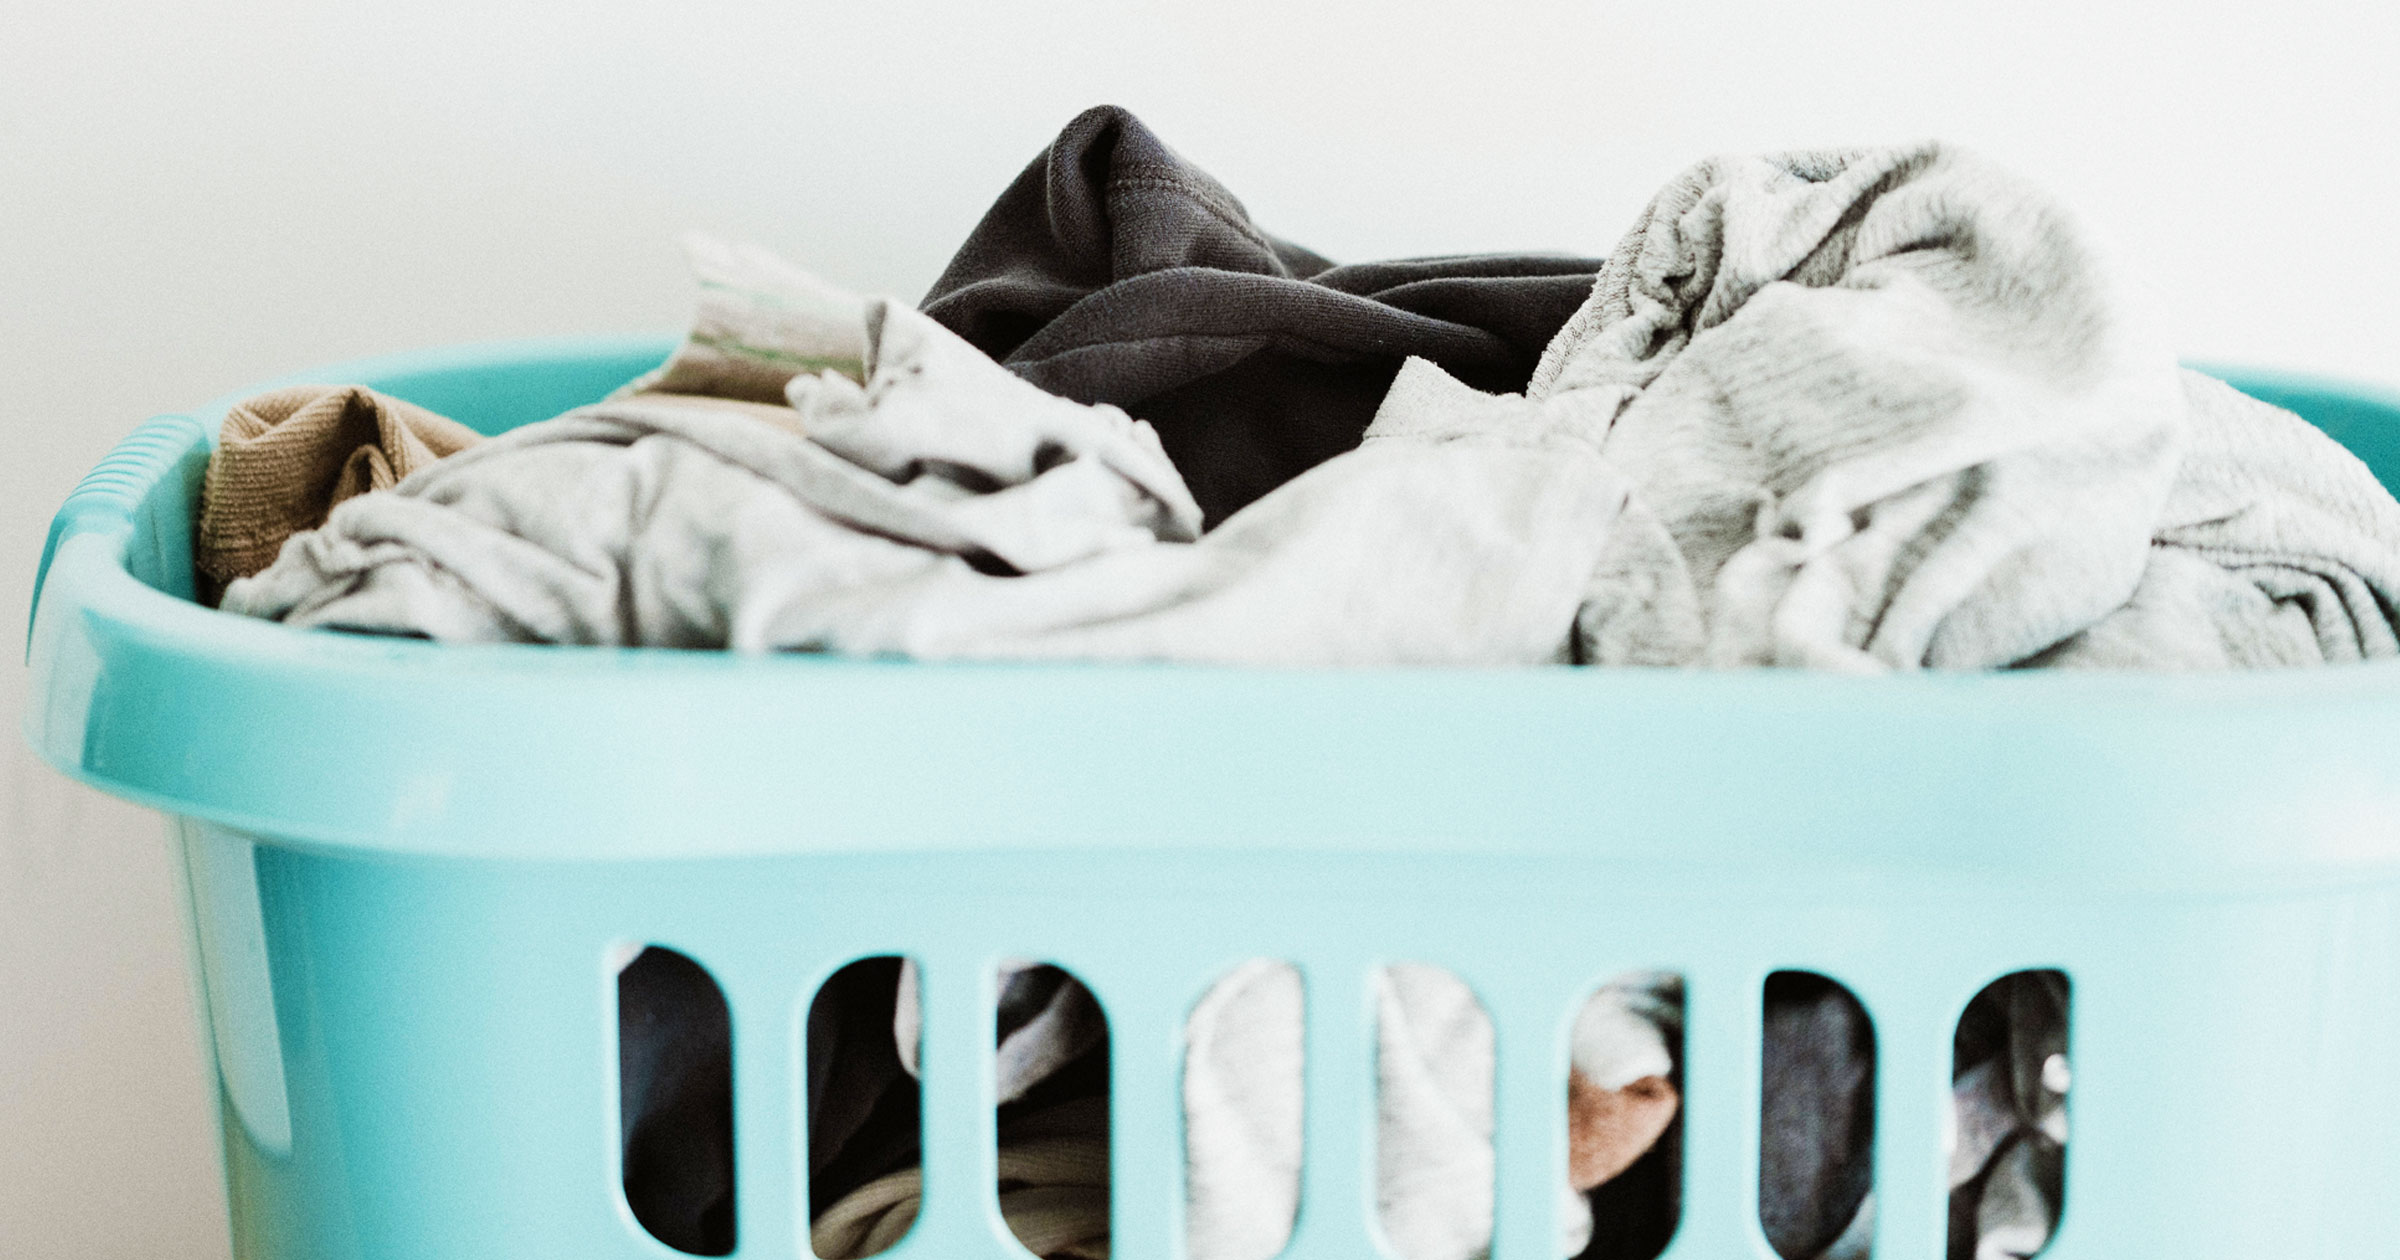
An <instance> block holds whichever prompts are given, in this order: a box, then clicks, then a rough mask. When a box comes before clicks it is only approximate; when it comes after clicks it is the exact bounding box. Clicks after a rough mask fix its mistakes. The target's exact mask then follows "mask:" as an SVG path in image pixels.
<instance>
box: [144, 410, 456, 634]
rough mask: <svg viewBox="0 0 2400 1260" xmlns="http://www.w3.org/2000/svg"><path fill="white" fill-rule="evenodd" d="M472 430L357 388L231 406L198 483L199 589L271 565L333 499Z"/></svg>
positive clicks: (451, 447) (402, 470) (410, 468)
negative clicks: (292, 539)
mask: <svg viewBox="0 0 2400 1260" xmlns="http://www.w3.org/2000/svg"><path fill="white" fill-rule="evenodd" d="M482 440H483V436H482V435H481V434H479V433H477V432H475V431H474V430H473V429H470V428H468V427H467V426H465V425H463V424H460V423H458V422H457V421H455V420H450V419H446V418H444V417H442V416H437V415H435V414H434V413H432V412H430V411H427V410H426V409H424V408H423V407H419V406H417V405H416V404H414V403H409V402H403V401H401V400H400V399H397V398H393V397H390V396H389V395H385V394H379V393H376V392H375V391H374V390H371V389H367V388H365V387H364V386H358V385H293V386H288V387H286V388H283V389H278V390H272V391H269V392H267V393H264V394H260V395H258V396H257V397H255V398H250V399H246V400H244V401H242V402H240V403H237V404H235V405H234V407H233V408H232V409H231V410H230V411H227V412H226V413H225V423H224V425H223V427H222V428H220V429H219V430H218V432H217V449H216V450H215V451H214V452H213V453H212V454H211V455H210V456H209V460H208V472H207V473H206V475H205V476H204V478H203V479H202V481H201V483H200V518H199V523H198V527H197V528H196V529H195V531H194V532H193V536H192V567H193V568H194V569H196V570H197V571H198V574H199V577H200V579H201V584H202V587H203V594H204V595H206V596H209V597H213V596H214V595H215V593H216V592H217V591H219V590H221V589H222V588H223V586H224V584H225V583H227V582H230V581H232V580H234V579H235V578H240V577H247V576H249V575H250V574H253V573H256V572H258V571H259V570H261V569H264V568H266V567H267V566H268V565H269V564H272V563H274V560H275V555H276V553H277V552H278V551H280V550H282V548H283V543H284V540H285V539H287V538H290V537H291V536H292V535H294V534H297V533H300V532H302V531H304V530H311V529H315V528H317V527H318V526H320V525H322V524H324V523H325V518H326V515H327V514H328V513H330V512H331V511H332V510H333V508H334V506H335V505H336V504H339V503H342V502H344V501H346V500H349V499H353V498H356V497H357V496H359V495H362V494H365V493H367V492H368V491H370V490H383V489H388V488H390V487H391V486H393V485H396V484H398V483H399V481H400V480H401V479H402V478H404V477H407V476H408V475H409V474H410V473H413V472H415V471H416V470H418V469H420V468H423V467H425V466H427V465H429V464H431V463H433V462H434V461H435V460H438V459H441V458H442V457H444V456H446V455H452V454H455V453H457V452H459V451H462V450H465V449H466V448H468V447H470V446H473V445H475V444H476V443H478V442H480V441H482Z"/></svg>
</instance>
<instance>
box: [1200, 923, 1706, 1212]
mask: <svg viewBox="0 0 2400 1260" xmlns="http://www.w3.org/2000/svg"><path fill="white" fill-rule="evenodd" d="M1373 983H1374V993H1375V1002H1376V1012H1377V1020H1376V1083H1377V1090H1376V1096H1377V1119H1376V1126H1377V1127H1376V1144H1375V1166H1376V1212H1377V1219H1378V1222H1379V1224H1380V1225H1381V1228H1382V1233H1383V1237H1384V1239H1385V1241H1386V1242H1388V1243H1389V1244H1390V1245H1391V1247H1392V1249H1393V1251H1394V1253H1395V1254H1397V1255H1398V1256H1400V1257H1401V1260H1472V1258H1473V1257H1477V1256H1481V1255H1485V1254H1488V1252H1489V1250H1490V1247H1491V1236H1492V1212H1493V1175H1494V1167H1495V1166H1494V1162H1493V1149H1492V1124H1493V1119H1492V1099H1493V1092H1492V1091H1493V1083H1494V1071H1495V1063H1496V1059H1495V1050H1494V1042H1493V1029H1492V1023H1491V1019H1490V1016H1489V1015H1487V1014H1486V1013H1485V1011H1484V1009H1483V1006H1482V1004H1481V1003H1480V1002H1478V1001H1477V1000H1476V998H1475V994H1474V991H1473V990H1472V989H1470V988H1468V987H1467V985H1466V983H1465V982H1464V981H1462V980H1460V979H1459V978H1458V977H1457V976H1456V975H1454V974H1453V973H1451V972H1449V971H1447V970H1444V969H1442V968H1439V967H1433V966H1427V965H1424V964H1419V963H1399V964H1394V965H1391V966H1387V967H1384V968H1381V969H1379V970H1378V971H1377V972H1376V973H1375V976H1374V982H1373ZM1302 1021H1303V1004H1302V990H1301V981H1300V974H1299V971H1298V969H1297V968H1295V967H1293V966H1292V965H1291V964H1289V963H1285V962H1280V961H1276V960H1272V959H1253V960H1251V961H1249V962H1246V963H1243V964H1242V965H1240V966H1238V967H1236V968H1235V969H1234V970H1233V971H1231V972H1229V973H1228V974H1227V975H1226V976H1225V977H1224V978H1222V979H1220V980H1219V981H1218V982H1217V983H1216V984H1215V985H1213V986H1211V988H1210V989H1209V992H1208V994H1207V995H1206V996H1205V997H1203V998H1202V999H1201V1001H1200V1002H1199V1003H1198V1004H1197V1005H1196V1006H1194V1007H1193V1009H1192V1014H1191V1016H1190V1018H1189V1021H1188V1022H1187V1024H1186V1026H1185V1034H1184V1044H1185V1051H1184V1078H1183V1079H1184V1084H1183V1102H1184V1135H1185V1136H1184V1140H1185V1162H1186V1168H1187V1177H1188V1181H1187V1183H1186V1184H1187V1191H1186V1203H1185V1228H1186V1231H1187V1234H1186V1236H1187V1239H1188V1241H1189V1246H1190V1249H1191V1254H1192V1255H1193V1256H1194V1257H1195V1258H1196V1260H1267V1258H1268V1257H1272V1256H1274V1255H1276V1254H1278V1253H1279V1252H1281V1251H1282V1250H1283V1247H1284V1244H1285V1242H1286V1241H1287V1240H1288V1239H1289V1238H1290V1236H1291V1230H1292V1224H1293V1221H1294V1219H1295V1213H1296V1212H1297V1210H1298V1206H1299V1193H1300V1163H1301V1119H1302V1105H1303V1092H1302V1032H1301V1029H1302ZM1681 1026H1682V988H1681V984H1680V981H1679V980H1677V979H1676V978H1675V977H1673V976H1669V975H1665V974H1661V973H1643V974H1640V975H1636V976H1631V977H1627V978H1626V979H1624V980H1620V981H1617V982H1614V983H1612V984H1610V985H1607V986H1605V987H1603V988H1602V989H1600V990H1599V991H1598V992H1596V993H1595V994H1594V995H1593V996H1592V998H1591V999H1590V1000H1589V1001H1588V1002H1587V1003H1586V1004H1585V1006H1584V1007H1583V1009H1582V1011H1581V1012H1580V1014H1579V1016H1578V1019H1577V1024H1576V1031H1575V1038H1574V1043H1573V1055H1572V1067H1571V1076H1570V1081H1571V1082H1572V1081H1581V1082H1583V1083H1584V1086H1583V1087H1584V1088H1585V1089H1587V1090H1591V1091H1595V1092H1615V1091H1625V1090H1636V1091H1639V1093H1640V1094H1641V1096H1642V1097H1641V1100H1640V1103H1639V1105H1634V1106H1627V1107H1623V1108H1617V1109H1611V1110H1608V1111H1605V1112H1603V1111H1596V1110H1594V1109H1588V1108H1587V1109H1586V1110H1585V1111H1583V1112H1582V1113H1580V1114H1574V1113H1571V1114H1570V1131H1569V1135H1568V1136H1569V1146H1570V1148H1574V1147H1583V1148H1585V1149H1587V1150H1603V1149H1604V1150H1608V1151H1610V1152H1612V1153H1614V1154H1617V1155H1621V1156H1622V1158H1621V1159H1620V1160H1618V1161H1617V1167H1615V1168H1614V1169H1610V1170H1608V1171H1607V1172H1606V1174H1605V1175H1602V1176H1596V1177H1593V1178H1592V1179H1590V1180H1588V1181H1585V1182H1583V1183H1582V1184H1577V1185H1569V1184H1566V1183H1564V1182H1562V1183H1561V1184H1560V1186H1559V1187H1558V1194H1559V1208H1558V1211H1559V1222H1560V1224H1559V1233H1560V1236H1559V1246H1560V1253H1559V1254H1561V1255H1574V1254H1576V1253H1577V1252H1579V1251H1581V1250H1582V1249H1583V1248H1584V1246H1585V1244H1586V1242H1587V1241H1589V1239H1590V1237H1591V1234H1592V1227H1593V1221H1592V1217H1591V1214H1590V1211H1589V1209H1588V1208H1587V1206H1586V1204H1585V1201H1584V1199H1583V1198H1582V1196H1581V1195H1580V1194H1578V1193H1577V1191H1579V1190H1583V1189H1587V1188H1589V1187H1590V1186H1592V1185H1597V1184H1600V1183H1601V1182H1605V1181H1607V1180H1608V1179H1609V1178H1611V1177H1614V1176H1615V1175H1616V1173H1617V1172H1619V1171H1622V1169H1623V1167H1625V1166H1629V1165H1630V1164H1631V1163H1632V1162H1633V1160H1634V1159H1636V1158H1638V1157H1639V1156H1641V1155H1642V1154H1644V1153H1645V1152H1646V1150H1647V1149H1648V1147H1649V1146H1650V1145H1651V1144H1653V1143H1655V1142H1656V1141H1657V1140H1658V1138H1659V1137H1660V1136H1661V1135H1662V1134H1663V1133H1664V1132H1665V1131H1666V1128H1667V1123H1668V1121H1669V1120H1670V1119H1672V1118H1673V1115H1674V1113H1675V1111H1676V1108H1677V1103H1678V1099H1677V1097H1676V1095H1675V1092H1674V1086H1673V1085H1672V1084H1671V1083H1670V1081H1671V1078H1672V1077H1673V1076H1674V1075H1675V1074H1676V1064H1675V1057H1676V1053H1677V1048H1678V1047H1679V1046H1680V1041H1681ZM1574 1088H1575V1086H1574V1085H1573V1084H1570V1091H1571V1093H1570V1098H1572V1096H1573V1095H1572V1091H1573V1090H1574ZM1662 1094H1663V1098H1662V1097H1661V1095H1662ZM1662 1103H1663V1106H1662ZM1670 1228H1671V1223H1670Z"/></svg>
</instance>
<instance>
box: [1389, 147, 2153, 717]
mask: <svg viewBox="0 0 2400 1260" xmlns="http://www.w3.org/2000/svg"><path fill="white" fill-rule="evenodd" d="M1437 375H1438V369H1435V368H1433V367H1432V366H1431V365H1429V364H1412V365H1411V367H1410V368H1409V369H1408V370H1407V371H1405V372H1404V373H1403V374H1402V376H1401V378H1400V380H1399V382H1397V383H1396V384H1395V387H1394V390H1393V395H1392V397H1391V398H1390V399H1389V400H1388V401H1387V403H1386V410H1385V414H1384V416H1382V417H1379V418H1378V423H1386V422H1389V421H1390V420H1391V419H1392V418H1393V416H1392V411H1393V409H1394V408H1401V407H1406V408H1415V407H1423V406H1428V405H1429V406H1430V407H1431V408H1432V409H1434V410H1437V411H1440V410H1448V409H1449V408H1451V407H1452V406H1454V405H1455V404H1454V403H1452V402H1451V401H1449V400H1448V399H1447V398H1444V397H1442V395H1443V394H1444V393H1446V392H1449V391H1445V390H1443V389H1441V388H1440V387H1439V386H1438V385H1437V383H1436V382H1435V381H1434V380H1433V378H1434V377H1435V376H1437ZM1428 399H1430V400H1432V401H1431V402H1430V403H1428V402H1427V401H1426V400H1428ZM1522 405H1523V407H1524V409H1525V411H1526V413H1527V423H1528V424H1555V423H1558V422H1559V418H1560V417H1562V416H1568V415H1571V416H1574V417H1576V419H1577V421H1578V423H1580V424H1582V425H1584V426H1587V427H1588V426H1593V425H1605V426H1606V427H1607V431H1608V436H1607V438H1606V440H1605V443H1604V448H1603V449H1604V453H1605V455H1606V457H1607V459H1608V461H1609V462H1610V463H1611V464H1612V465H1613V466H1614V467H1616V468H1617V469H1618V470H1619V471H1621V472H1623V473H1624V474H1625V475H1626V477H1627V479H1628V480H1630V481H1631V482H1632V483H1633V484H1634V486H1635V487H1636V489H1635V494H1636V497H1637V498H1638V500H1639V501H1640V503H1641V505H1642V507H1643V508H1644V509H1645V510H1646V512H1647V513H1648V514H1649V515H1650V516H1651V517H1652V518H1654V519H1655V520H1657V521H1658V523H1659V524H1660V526H1661V527H1662V528H1664V530H1665V531H1666V533H1667V534H1668V535H1669V536H1670V537H1672V538H1673V540H1674V544H1675V550H1676V552H1677V553H1678V554H1679V555H1680V556H1681V558H1682V562H1683V565H1684V566H1685V575H1684V576H1683V578H1682V579H1675V578H1673V577H1672V576H1671V575H1669V576H1665V577H1661V579H1660V580H1662V581H1671V580H1688V582H1689V583H1690V586H1691V590H1692V592H1693V595H1694V602H1693V605H1692V608H1693V610H1694V611H1696V614H1697V616H1698V618H1699V620H1698V621H1697V622H1696V623H1693V624H1691V625H1689V626H1688V627H1687V629H1686V633H1685V634H1684V636H1683V645H1679V646H1678V647H1677V648H1676V650H1675V651H1672V652H1670V653H1666V654H1665V655H1669V656H1672V657H1676V658H1679V659H1682V660H1686V661H1690V662H1692V663H1707V664H1713V665H1768V664H1774V665H1803V666H1812V667H1818V668H1834V669H1847V670H1880V669H1910V668H1917V667H1921V666H1934V667H1946V668H1979V667H1990V666H1998V665H2006V664H2010V663H2012V662H2015V661H2019V660H2022V659H2023V658H2025V657H2027V656H2030V655H2032V654H2033V653H2035V652H2038V651H2041V650H2042V649H2044V648H2047V647H2049V646H2051V645H2052V644H2054V643H2057V642H2058V641H2060V640H2061V639H2064V638H2066V637H2067V636H2069V635H2070V634H2073V633H2075V632H2076V631H2078V630H2080V629H2082V628H2084V627H2085V626H2088V625H2090V624H2091V623H2093V622H2094V621H2097V620H2098V619H2100V618H2101V617H2103V616H2105V615H2107V614H2108V613H2109V612H2110V611H2111V610H2113V609H2115V608H2116V607H2117V606H2119V605H2120V604H2122V603H2124V601H2125V599H2126V597H2127V596H2128V595H2130V594H2131V593H2132V591H2133V589H2134V586H2135V584H2136V583H2137V582H2138V581H2139V580H2140V578H2141V573H2142V567H2143V561H2144V559H2145V558H2146V554H2147V547H2146V544H2147V542H2148V540H2149V537H2150V532H2151V529H2152V526H2153V525H2154V524H2155V522H2156V521H2157V519H2158V513H2159V509H2160V506H2161V505H2162V504H2163V503H2164V502H2165V500H2166V498H2167V495H2168V491H2169V488H2170V487H2171V485H2172V484H2173V481H2174V477H2175V470H2176V466H2177V459H2178V456H2179V454H2180V451H2181V447H2182V444H2183V440H2184V437H2183V434H2184V429H2185V427H2186V426H2185V422H2184V419H2183V405H2182V397H2181V393H2180V390H2179V387H2178V383H2177V378H2176V368H2175V366H2174V363H2173V361H2172V359H2171V358H2170V357H2169V356H2168V355H2167V353H2166V352H2165V351H2164V349H2163V348H2162V347H2161V346H2160V345H2159V344H2158V343H2157V342H2156V341H2155V340H2154V339H2153V338H2152V337H2151V336H2150V335H2148V333H2147V330H2146V329H2145V328H2144V327H2143V325H2142V323H2141V321H2140V320H2138V319H2137V318H2136V317H2135V316H2134V315H2133V314H2131V313H2129V304H2128V303H2127V302H2126V301H2125V300H2124V298H2123V295H2122V294H2121V293H2119V292H2118V291H2117V290H2116V288H2115V287H2114V285H2113V284H2112V282H2111V280H2110V275H2109V271H2108V269H2107V267H2106V266H2105V264H2104V263H2103V261H2102V260H2101V259H2100V258H2099V257H2098V256H2096V254H2095V253H2094V252H2093V250H2092V249H2091V248H2090V246H2089V245H2088V244H2087V243H2086V242H2085V240H2084V239H2083V237H2082V236H2081V235H2080V234H2079V232H2078V231H2077V229H2076V228H2075V226H2074V224H2073V223H2072V221H2071V220H2070V219H2069V218H2068V217H2067V216H2066V215H2065V214H2064V213H2062V212H2061V211H2060V210H2059V209H2058V208H2056V207H2055V206H2053V205H2052V204H2051V203H2050V202H2049V201H2048V200H2047V199H2045V198H2044V197H2042V196H2041V195H2040V194H2038V193H2037V192H2035V191H2034V190H2032V189H2031V188H2029V187H2028V186H2027V185H2025V184H2024V183H2022V182H2021V181H2019V180H2017V179H2015V178H2014V177H2012V176H2009V175H2007V174H2006V173H2004V172H2001V171H1999V170H1997V169H1996V168H1994V167H1991V166H1989V165H1987V164H1985V163H1983V162H1980V161H1978V160H1976V159H1974V158H1972V157H1969V156H1965V155H1962V154H1959V153H1957V152H1955V151H1953V150H1950V149H1946V148H1943V147H1941V146H1936V145H1928V146H1923V147H1918V148H1909V149H1886V150H1872V151H1862V152H1855V153H1822V154H1818V153H1802V154H1787V155H1781V156H1775V157H1764V158H1727V159H1718V160H1713V161H1709V162H1704V163H1702V164H1700V165H1698V166H1696V167H1694V168H1692V169H1691V170H1690V171H1687V172H1686V173H1685V174H1684V175H1683V176H1682V177H1681V178H1679V179H1677V180H1676V181H1675V182H1674V183H1672V184H1670V185H1669V186H1668V187H1667V188H1666V190H1665V191H1663V192H1661V193H1660V194H1659V196H1658V197H1657V198H1656V199H1655V200H1654V201H1653V202H1652V203H1651V205H1650V208H1649V210H1648V211H1647V212H1646V213H1645V214H1644V215H1643V217H1642V219H1641V221H1640V222H1639V223H1637V224H1636V225H1635V227H1634V228H1633V230H1632V231H1631V232H1630V233H1628V234H1627V235H1626V237H1625V238H1624V241H1623V243H1622V244H1620V245H1619V246H1618V248H1617V251H1616V253H1615V254H1614V256H1612V257H1611V258H1610V260H1609V262H1608V264H1607V266H1606V267H1605V268H1603V269H1602V271H1601V275H1600V279H1599V282H1598V283H1597V285H1596V286H1595V288H1594V291H1593V295H1592V298H1591V301H1590V302H1589V303H1587V304H1586V306H1585V307H1584V308H1583V309H1582V310H1581V311H1579V312H1578V313H1577V314H1576V315H1575V316H1574V318H1572V319H1571V320H1569V321H1568V323H1567V326H1566V327H1565V328H1564V329H1563V330H1562V331H1561V332H1560V334H1559V336H1558V339H1557V340H1556V341H1554V342H1553V343H1552V344H1551V346H1550V349H1549V351H1548V353H1547V354H1545V355H1544V357H1543V360H1542V364H1541V366H1540V368H1539V369H1538V370H1537V371H1536V372H1535V374H1534V377H1533V381H1532V383H1531V385H1530V386H1529V387H1528V389H1527V398H1526V401H1525V402H1524V403H1523V404H1522ZM1610 621H1611V616H1610V615H1608V614H1606V613H1595V614H1592V615H1587V618H1586V622H1587V637H1588V638H1589V639H1590V640H1591V641H1592V643H1593V645H1594V648H1595V654H1594V656H1593V657H1592V658H1591V659H1592V660H1593V661H1594V662H1595V663H1599V664H1616V663H1621V662H1628V661H1642V662H1652V661H1656V660H1657V659H1659V657H1660V656H1661V653H1659V652H1658V651H1657V650H1656V645H1654V644H1652V643H1650V642H1649V641H1648V640H1647V638H1646V636H1626V635H1615V634H1611V633H1610V632H1609V623H1610ZM1693 644H1696V645H1697V646H1696V649H1688V650H1687V647H1686V646H1684V645H1693Z"/></svg>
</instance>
